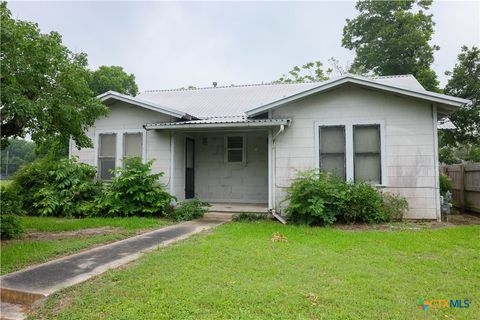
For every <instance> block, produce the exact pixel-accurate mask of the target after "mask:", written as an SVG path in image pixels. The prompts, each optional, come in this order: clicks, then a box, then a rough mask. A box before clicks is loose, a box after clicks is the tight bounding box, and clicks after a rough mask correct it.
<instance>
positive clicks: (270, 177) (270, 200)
mask: <svg viewBox="0 0 480 320" xmlns="http://www.w3.org/2000/svg"><path fill="white" fill-rule="evenodd" d="M272 146H273V141H272V130H271V129H269V130H268V209H273V206H274V204H273V192H275V191H274V190H273V173H272V170H273V157H272V154H273V152H272Z"/></svg>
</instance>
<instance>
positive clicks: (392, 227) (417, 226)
mask: <svg viewBox="0 0 480 320" xmlns="http://www.w3.org/2000/svg"><path fill="white" fill-rule="evenodd" d="M470 224H480V216H477V215H471V214H455V215H451V216H449V217H448V221H441V222H438V221H418V222H392V223H381V224H367V223H357V224H339V225H335V228H337V229H341V230H353V231H363V230H379V231H399V230H413V231H414V230H423V229H438V228H444V227H453V226H464V225H470Z"/></svg>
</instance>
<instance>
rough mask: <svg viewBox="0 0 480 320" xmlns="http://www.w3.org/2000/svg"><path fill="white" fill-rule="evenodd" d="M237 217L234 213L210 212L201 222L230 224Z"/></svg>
mask: <svg viewBox="0 0 480 320" xmlns="http://www.w3.org/2000/svg"><path fill="white" fill-rule="evenodd" d="M235 215H236V214H235V213H233V212H219V211H209V212H207V213H205V214H204V215H203V217H202V218H201V219H200V220H203V221H222V222H229V221H232V220H233V218H234V217H235Z"/></svg>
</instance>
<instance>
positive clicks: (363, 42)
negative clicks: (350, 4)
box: [342, 0, 439, 91]
mask: <svg viewBox="0 0 480 320" xmlns="http://www.w3.org/2000/svg"><path fill="white" fill-rule="evenodd" d="M414 4H416V6H415V7H414ZM431 4H432V1H431V0H418V1H417V0H415V1H414V0H407V1H376V0H367V1H358V2H357V4H356V6H355V7H356V9H357V10H358V11H359V12H360V14H359V15H358V16H357V17H356V18H355V19H353V20H350V19H347V24H346V26H345V27H344V28H343V39H342V46H343V47H345V48H347V49H350V50H355V52H356V57H355V60H354V62H353V64H352V68H353V69H354V70H362V69H365V70H367V71H371V72H373V73H374V74H375V75H380V76H384V75H399V74H412V75H414V76H415V78H417V80H418V81H419V82H420V83H421V84H422V85H423V86H424V87H425V89H427V90H431V91H437V90H438V88H437V86H438V81H437V76H436V74H435V72H434V71H433V70H431V69H430V65H431V64H432V62H433V59H434V58H433V53H434V51H435V50H439V47H438V46H436V45H430V44H429V41H430V40H431V38H432V34H433V26H434V25H435V23H434V22H433V20H432V15H427V14H425V13H424V11H423V10H422V9H424V10H428V9H429V7H430V5H431Z"/></svg>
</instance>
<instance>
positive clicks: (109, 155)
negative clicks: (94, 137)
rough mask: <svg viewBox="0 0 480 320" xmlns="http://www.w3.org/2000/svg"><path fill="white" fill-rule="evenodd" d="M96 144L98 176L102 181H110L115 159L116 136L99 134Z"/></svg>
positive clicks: (113, 134)
mask: <svg viewBox="0 0 480 320" xmlns="http://www.w3.org/2000/svg"><path fill="white" fill-rule="evenodd" d="M98 143H99V146H98V148H99V151H98V175H99V177H100V179H102V180H111V179H112V177H113V172H112V171H113V170H114V169H115V161H116V158H117V150H116V149H117V135H116V134H115V133H108V134H100V135H99V141H98Z"/></svg>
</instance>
